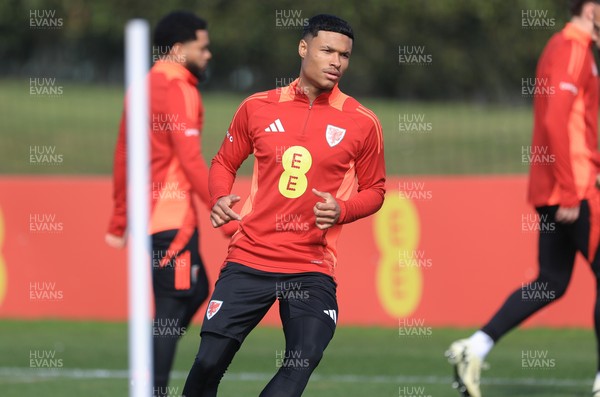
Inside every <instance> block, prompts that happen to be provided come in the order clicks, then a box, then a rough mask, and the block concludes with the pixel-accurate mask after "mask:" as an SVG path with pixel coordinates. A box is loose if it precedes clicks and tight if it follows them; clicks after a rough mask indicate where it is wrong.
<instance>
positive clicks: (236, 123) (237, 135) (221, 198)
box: [208, 100, 253, 227]
mask: <svg viewBox="0 0 600 397" xmlns="http://www.w3.org/2000/svg"><path fill="white" fill-rule="evenodd" d="M247 106H248V100H246V101H244V102H243V103H242V104H241V105H240V107H239V108H238V110H237V112H236V113H235V115H234V116H233V120H232V121H231V124H230V125H229V129H228V130H227V133H226V134H225V138H224V139H223V143H222V144H221V148H220V149H219V152H218V153H217V154H216V156H215V157H214V158H213V159H212V162H211V166H210V172H209V175H208V188H209V191H210V198H211V214H210V220H211V223H212V225H213V227H220V226H223V225H225V224H226V223H228V222H229V221H232V220H237V221H240V220H241V217H240V215H239V214H237V213H236V212H235V211H233V209H231V207H232V206H233V205H234V204H235V203H236V202H238V201H239V200H240V197H239V196H237V195H234V194H231V188H232V187H233V182H234V181H235V176H236V174H237V170H238V169H239V168H240V165H242V163H243V162H244V160H246V158H247V157H248V156H249V155H250V153H252V151H253V145H252V139H251V137H250V133H249V131H248V109H247Z"/></svg>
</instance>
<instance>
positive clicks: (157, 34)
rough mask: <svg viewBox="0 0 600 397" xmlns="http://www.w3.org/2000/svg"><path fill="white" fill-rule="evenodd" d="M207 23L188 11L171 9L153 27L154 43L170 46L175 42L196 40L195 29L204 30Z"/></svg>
mask: <svg viewBox="0 0 600 397" xmlns="http://www.w3.org/2000/svg"><path fill="white" fill-rule="evenodd" d="M207 27H208V23H207V22H206V21H205V20H204V19H202V18H200V17H198V16H196V15H194V14H193V13H191V12H188V11H173V12H172V13H170V14H168V15H166V16H164V17H163V18H162V19H161V20H160V21H158V24H157V25H156V28H155V29H154V45H156V46H160V47H172V46H173V45H174V44H175V43H185V42H186V41H192V40H196V30H206V28H207Z"/></svg>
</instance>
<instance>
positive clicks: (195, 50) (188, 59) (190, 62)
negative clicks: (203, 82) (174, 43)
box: [181, 30, 212, 79]
mask: <svg viewBox="0 0 600 397" xmlns="http://www.w3.org/2000/svg"><path fill="white" fill-rule="evenodd" d="M209 45H210V40H209V38H208V32H207V31H206V30H196V40H192V41H187V42H185V43H184V44H183V45H182V48H181V50H182V52H183V55H184V57H185V63H184V64H185V67H186V68H187V69H188V70H189V71H190V72H192V74H193V75H194V76H196V77H198V78H199V79H203V77H204V71H205V70H206V68H207V66H208V61H209V60H210V59H211V58H212V54H211V53H210V50H209V49H208V46H209Z"/></svg>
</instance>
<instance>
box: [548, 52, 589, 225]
mask: <svg viewBox="0 0 600 397" xmlns="http://www.w3.org/2000/svg"><path fill="white" fill-rule="evenodd" d="M580 51H581V50H580V49H579V48H578V47H575V46H573V45H572V44H571V45H570V46H569V47H568V48H566V49H565V53H564V54H560V55H564V56H555V58H554V62H555V64H554V67H553V71H552V75H551V76H550V78H549V79H548V80H547V84H548V87H546V88H549V87H554V94H553V95H550V96H549V98H548V109H547V110H546V114H545V116H544V117H545V118H544V124H545V125H544V126H545V128H546V131H548V140H549V146H550V147H549V150H548V152H549V153H550V154H553V155H554V157H555V159H554V163H553V164H551V165H549V166H551V167H552V171H553V173H554V176H555V178H556V180H557V182H558V185H559V189H560V203H559V209H558V212H557V214H556V220H557V221H559V222H567V223H571V222H574V221H575V220H576V219H577V218H578V217H579V198H578V197H577V189H576V186H575V177H574V174H573V168H572V164H571V142H570V140H569V136H570V134H569V119H570V116H571V112H572V110H573V104H574V102H575V98H576V97H577V95H578V93H579V90H580V89H581V88H582V87H581V85H580V82H579V80H580V76H581V68H582V67H583V62H580V63H579V65H578V66H577V65H575V66H573V62H572V59H571V58H573V57H577V56H581V57H582V59H583V55H584V54H578V52H580Z"/></svg>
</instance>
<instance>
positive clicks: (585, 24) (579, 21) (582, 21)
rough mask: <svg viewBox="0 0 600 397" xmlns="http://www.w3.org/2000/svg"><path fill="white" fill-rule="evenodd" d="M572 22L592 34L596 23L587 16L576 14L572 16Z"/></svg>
mask: <svg viewBox="0 0 600 397" xmlns="http://www.w3.org/2000/svg"><path fill="white" fill-rule="evenodd" d="M570 22H571V24H573V25H575V26H576V27H577V28H578V29H580V30H582V31H584V32H586V33H588V34H589V35H592V33H593V32H594V23H593V22H592V21H590V20H588V19H586V18H583V17H580V16H574V17H572V18H571V21H570Z"/></svg>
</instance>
